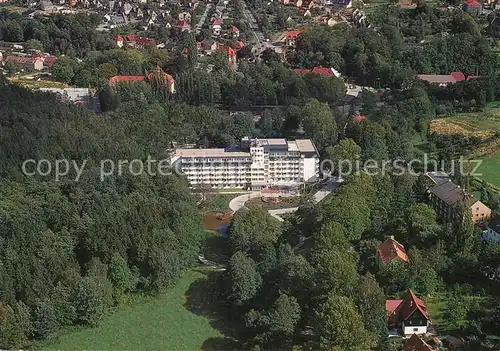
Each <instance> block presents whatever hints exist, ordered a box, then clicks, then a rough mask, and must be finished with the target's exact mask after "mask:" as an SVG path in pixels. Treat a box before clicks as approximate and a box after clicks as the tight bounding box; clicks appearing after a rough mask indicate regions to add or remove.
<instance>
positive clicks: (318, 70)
mask: <svg viewBox="0 0 500 351" xmlns="http://www.w3.org/2000/svg"><path fill="white" fill-rule="evenodd" d="M295 72H297V73H298V74H300V75H306V74H309V73H314V74H317V75H320V76H322V77H340V73H339V72H338V71H337V70H335V69H334V68H332V67H329V68H328V67H314V68H311V69H309V68H296V69H295Z"/></svg>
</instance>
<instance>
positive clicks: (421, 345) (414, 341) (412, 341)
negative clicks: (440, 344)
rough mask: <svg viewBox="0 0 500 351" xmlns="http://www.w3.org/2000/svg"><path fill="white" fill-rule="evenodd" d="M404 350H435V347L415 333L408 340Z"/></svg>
mask: <svg viewBox="0 0 500 351" xmlns="http://www.w3.org/2000/svg"><path fill="white" fill-rule="evenodd" d="M403 351H434V348H432V347H431V346H430V345H429V344H427V343H426V342H425V341H424V340H422V338H421V337H419V336H418V335H417V334H413V335H412V336H411V337H410V338H409V339H407V340H406V342H405V345H404V347H403Z"/></svg>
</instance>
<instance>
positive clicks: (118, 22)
mask: <svg viewBox="0 0 500 351" xmlns="http://www.w3.org/2000/svg"><path fill="white" fill-rule="evenodd" d="M127 23H128V19H127V16H125V15H124V14H119V15H112V16H109V25H110V28H116V27H121V26H124V25H126V24H127Z"/></svg>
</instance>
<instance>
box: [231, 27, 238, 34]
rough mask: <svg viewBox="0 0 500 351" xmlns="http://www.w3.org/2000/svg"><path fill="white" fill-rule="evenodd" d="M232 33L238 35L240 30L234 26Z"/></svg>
mask: <svg viewBox="0 0 500 351" xmlns="http://www.w3.org/2000/svg"><path fill="white" fill-rule="evenodd" d="M231 31H232V32H233V33H238V32H239V31H240V30H239V29H238V27H236V26H232V27H231Z"/></svg>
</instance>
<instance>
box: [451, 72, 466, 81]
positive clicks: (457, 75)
mask: <svg viewBox="0 0 500 351" xmlns="http://www.w3.org/2000/svg"><path fill="white" fill-rule="evenodd" d="M450 76H452V77H453V78H455V81H457V82H461V81H463V80H465V75H464V74H463V73H462V72H451V73H450Z"/></svg>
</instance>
